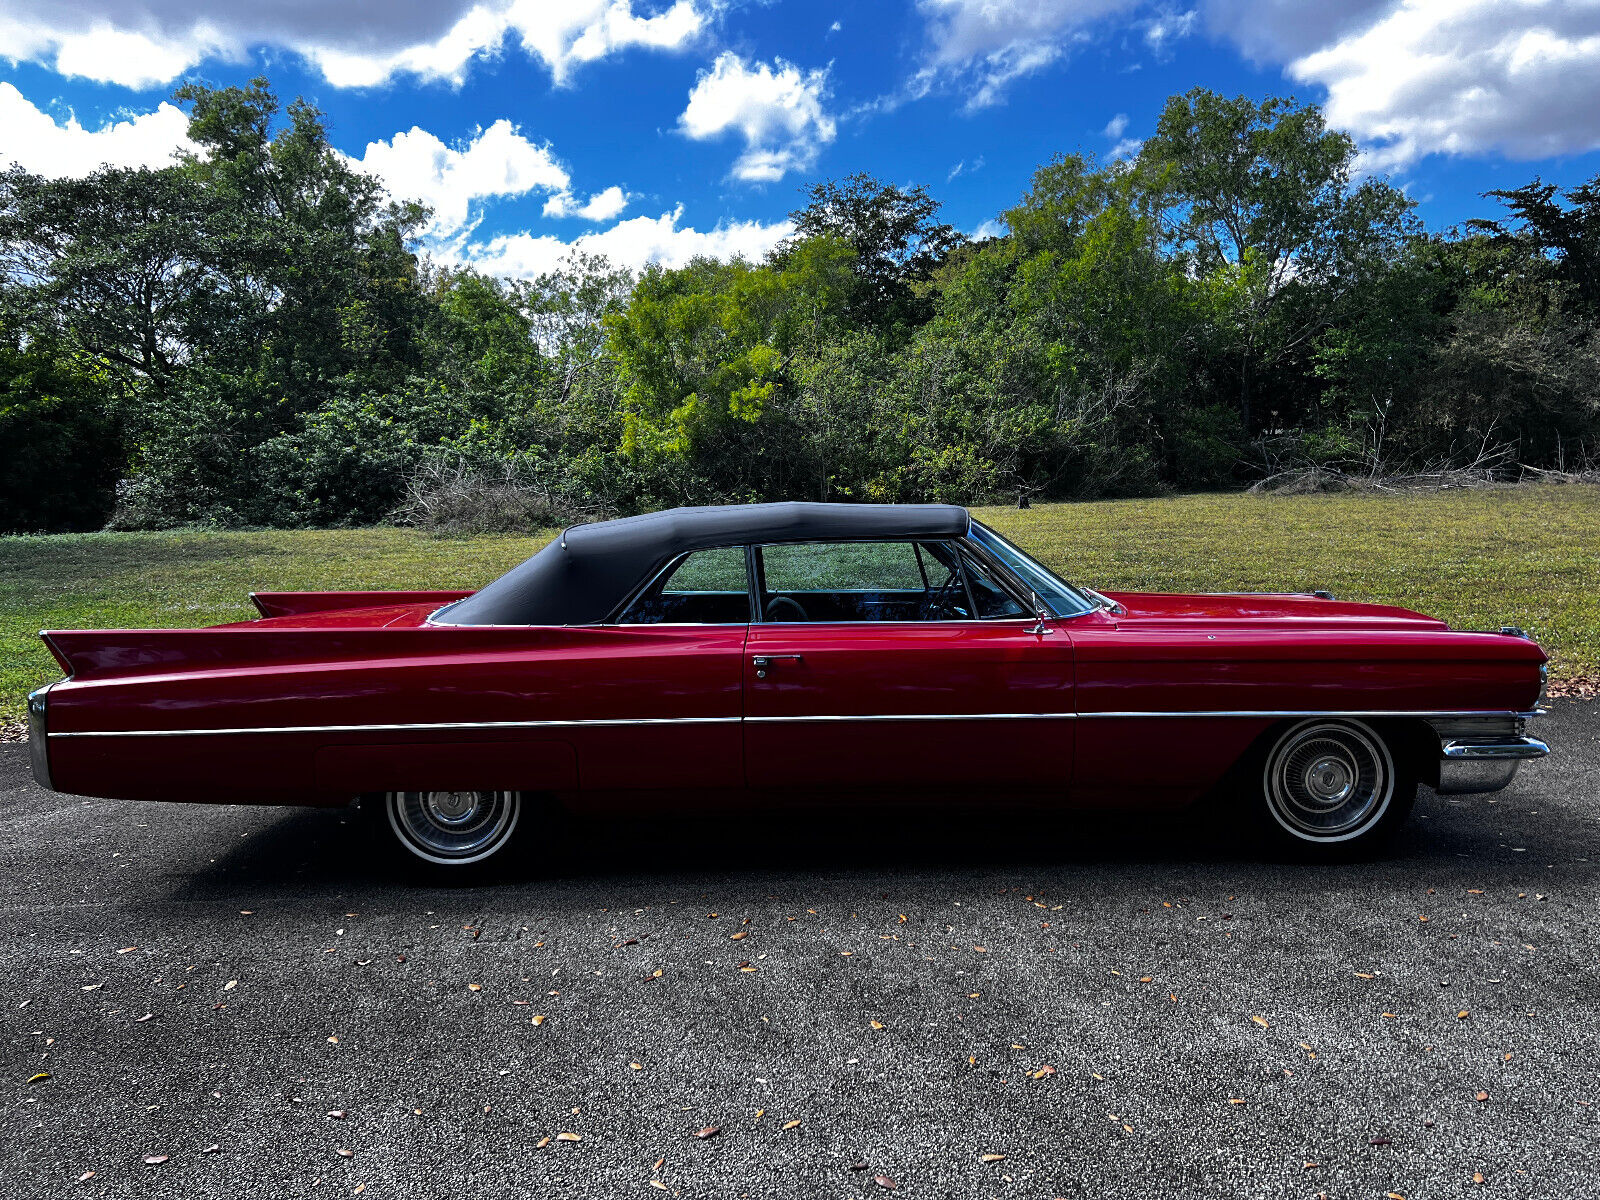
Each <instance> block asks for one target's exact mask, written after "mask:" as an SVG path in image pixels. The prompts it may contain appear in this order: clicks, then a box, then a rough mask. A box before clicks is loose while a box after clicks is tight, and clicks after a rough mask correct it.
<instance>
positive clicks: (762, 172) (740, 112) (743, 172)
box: [678, 50, 836, 183]
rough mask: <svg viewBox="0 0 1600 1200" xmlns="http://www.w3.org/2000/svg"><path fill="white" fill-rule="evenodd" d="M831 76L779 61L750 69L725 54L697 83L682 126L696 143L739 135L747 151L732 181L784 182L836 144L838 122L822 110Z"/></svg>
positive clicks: (730, 53) (691, 92)
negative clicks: (828, 146)
mask: <svg viewBox="0 0 1600 1200" xmlns="http://www.w3.org/2000/svg"><path fill="white" fill-rule="evenodd" d="M774 67H775V68H776V69H774ZM827 76H828V73H827V71H826V70H815V71H807V72H804V73H802V72H801V70H800V68H799V67H797V66H795V65H794V64H792V63H788V62H785V61H784V60H783V59H781V58H780V59H776V60H775V61H774V64H773V66H768V65H767V64H766V63H757V64H755V67H754V69H752V68H751V67H750V66H749V65H747V64H746V63H745V61H744V59H742V58H740V57H739V55H737V54H735V53H733V52H732V51H731V50H730V51H725V52H724V53H722V54H720V55H718V56H717V61H716V62H715V63H714V64H712V67H711V69H710V70H709V71H702V72H701V73H700V76H699V78H698V79H696V80H695V85H694V88H693V89H692V90H691V91H690V92H689V104H688V107H687V108H685V109H684V110H683V115H682V116H680V117H679V118H678V127H679V128H680V129H681V130H682V131H683V132H684V133H685V134H686V135H687V136H689V137H691V138H694V139H695V140H697V141H705V140H708V139H710V138H715V137H720V136H722V135H723V134H725V133H728V132H729V131H736V132H738V133H739V134H740V135H741V136H743V138H744V142H745V150H744V153H743V154H741V155H740V156H739V160H738V161H737V162H735V163H734V164H733V176H734V178H736V179H744V180H748V181H750V182H756V183H770V182H773V181H775V180H778V179H782V178H783V177H784V175H786V174H788V173H789V172H790V171H804V170H808V169H809V168H810V167H811V166H812V164H814V163H815V162H816V160H817V155H818V153H819V152H820V151H821V148H822V147H823V146H825V145H827V144H828V143H829V142H831V141H833V139H834V135H835V131H836V130H835V124H834V120H833V118H832V117H831V116H829V115H828V113H827V111H826V110H825V109H824V108H823V101H824V99H826V97H827V94H828V87H827V84H828V78H827Z"/></svg>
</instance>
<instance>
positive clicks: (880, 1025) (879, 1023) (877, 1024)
mask: <svg viewBox="0 0 1600 1200" xmlns="http://www.w3.org/2000/svg"><path fill="white" fill-rule="evenodd" d="M870 1024H871V1025H872V1027H873V1028H874V1029H882V1028H883V1022H882V1021H872V1022H870Z"/></svg>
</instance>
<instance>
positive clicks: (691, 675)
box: [560, 546, 750, 804]
mask: <svg viewBox="0 0 1600 1200" xmlns="http://www.w3.org/2000/svg"><path fill="white" fill-rule="evenodd" d="M746 562H747V555H746V552H745V548H744V547H743V546H732V547H718V548H712V549H706V550H697V551H693V552H691V553H687V554H682V555H679V556H678V557H677V558H676V559H674V560H673V561H672V562H669V563H667V564H666V565H665V566H663V567H662V569H661V570H660V571H658V572H657V573H656V576H655V578H653V579H651V580H649V581H648V582H647V583H646V584H645V586H644V587H643V588H642V589H640V591H639V593H638V594H637V595H636V596H635V597H633V599H632V600H631V601H630V602H629V604H628V606H627V607H626V608H625V609H624V611H623V612H622V613H621V614H620V615H619V616H618V618H617V621H616V623H615V624H611V625H603V626H596V627H590V628H588V629H586V630H583V631H581V634H580V636H581V637H583V638H584V639H585V642H584V644H583V645H582V647H581V648H580V649H579V650H577V651H576V652H575V653H574V655H573V658H572V661H571V662H569V663H568V664H567V667H566V669H565V670H564V671H563V673H562V675H561V679H560V687H561V694H562V697H563V701H564V704H563V711H564V712H565V713H567V714H568V715H570V716H572V717H575V718H578V719H577V720H576V721H574V723H573V726H572V728H571V729H570V731H568V732H569V736H570V737H571V738H572V740H573V741H574V743H575V744H576V745H577V747H578V758H579V775H580V777H581V779H582V783H583V788H584V791H585V792H586V793H598V792H624V791H650V790H660V789H671V790H680V791H684V792H685V793H686V794H694V795H696V796H697V797H699V798H700V799H702V800H705V801H707V802H708V803H711V804H721V803H725V802H727V797H728V796H730V795H732V794H735V793H737V792H739V791H741V790H742V789H743V787H744V746H743V740H742V736H741V729H740V726H741V718H742V716H743V696H742V674H741V665H740V663H741V658H742V654H743V650H744V643H745V636H746V631H747V630H748V628H749V619H750V590H749V585H748V582H747V576H746ZM590 799H591V800H592V796H591V797H590Z"/></svg>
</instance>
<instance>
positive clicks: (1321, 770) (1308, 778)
mask: <svg viewBox="0 0 1600 1200" xmlns="http://www.w3.org/2000/svg"><path fill="white" fill-rule="evenodd" d="M1416 793H1417V784H1416V779H1415V777H1414V776H1413V775H1412V774H1411V772H1410V771H1409V769H1408V765H1407V764H1406V763H1405V761H1404V760H1403V759H1402V760H1400V761H1399V762H1398V763H1397V761H1396V757H1395V755H1394V754H1393V753H1392V752H1391V751H1390V748H1389V746H1388V744H1387V743H1386V742H1385V741H1384V739H1383V737H1382V735H1380V734H1379V733H1378V732H1377V731H1376V730H1375V729H1373V728H1372V726H1370V725H1368V724H1367V723H1366V722H1364V721H1354V720H1334V719H1331V718H1320V717H1319V718H1315V719H1313V720H1309V721H1302V722H1300V723H1299V724H1297V725H1293V726H1291V727H1290V728H1288V729H1286V730H1284V731H1283V733H1282V734H1280V735H1279V736H1278V738H1277V740H1276V741H1275V742H1273V743H1271V745H1270V747H1269V749H1268V750H1267V754H1266V759H1265V763H1264V765H1263V767H1262V773H1261V792H1260V796H1261V799H1260V803H1261V806H1262V809H1263V816H1264V817H1265V821H1264V822H1263V826H1264V828H1265V830H1266V832H1267V834H1268V836H1269V838H1270V839H1271V840H1272V841H1274V842H1276V843H1277V844H1278V845H1279V846H1280V847H1283V848H1287V849H1292V850H1295V851H1298V852H1300V853H1305V854H1311V855H1314V856H1319V857H1338V856H1340V855H1345V854H1351V853H1359V852H1361V851H1363V850H1366V849H1368V848H1370V847H1371V846H1373V845H1375V844H1377V843H1378V842H1380V841H1382V840H1383V839H1384V838H1386V837H1387V836H1388V835H1389V834H1391V833H1392V832H1393V831H1394V830H1395V829H1397V828H1398V827H1399V826H1400V825H1401V824H1403V823H1404V821H1405V819H1406V817H1407V815H1409V813H1410V811H1411V806H1412V803H1413V802H1414V801H1415V799H1416Z"/></svg>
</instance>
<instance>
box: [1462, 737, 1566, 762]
mask: <svg viewBox="0 0 1600 1200" xmlns="http://www.w3.org/2000/svg"><path fill="white" fill-rule="evenodd" d="M1549 753H1550V747H1549V745H1548V744H1546V743H1544V742H1541V741H1540V740H1539V739H1538V738H1530V737H1517V738H1506V739H1505V740H1504V741H1498V742H1474V741H1451V742H1446V743H1445V744H1444V745H1443V746H1442V747H1441V748H1440V750H1439V756H1440V757H1441V758H1449V759H1485V758H1487V759H1506V758H1511V759H1523V758H1543V757H1544V756H1545V755H1547V754H1549Z"/></svg>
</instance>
